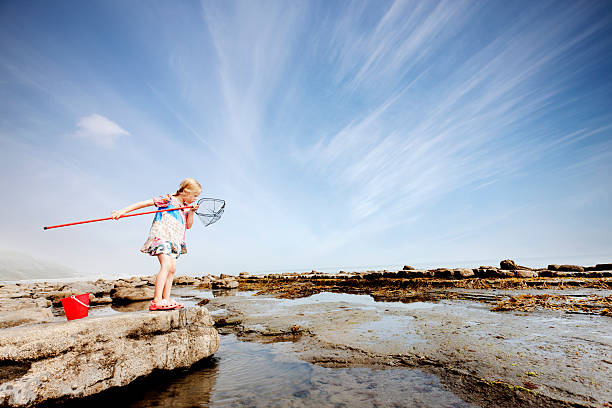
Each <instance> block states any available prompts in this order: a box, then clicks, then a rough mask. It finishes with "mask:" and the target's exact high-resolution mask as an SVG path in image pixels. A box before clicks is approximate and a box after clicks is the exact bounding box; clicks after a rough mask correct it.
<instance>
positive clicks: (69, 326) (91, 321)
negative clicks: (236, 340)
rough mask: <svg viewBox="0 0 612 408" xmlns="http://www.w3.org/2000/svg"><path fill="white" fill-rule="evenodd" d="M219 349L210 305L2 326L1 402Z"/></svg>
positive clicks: (84, 388)
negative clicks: (7, 327) (208, 307)
mask: <svg viewBox="0 0 612 408" xmlns="http://www.w3.org/2000/svg"><path fill="white" fill-rule="evenodd" d="M218 348H219V335H218V333H217V331H216V329H215V328H214V327H213V321H212V319H211V317H210V314H209V313H208V310H207V309H206V308H201V307H194V308H186V309H182V310H173V311H163V312H135V313H126V314H118V315H112V316H104V317H97V318H91V317H88V318H84V319H80V320H74V321H69V322H61V323H44V324H36V325H27V326H20V327H14V328H10V329H4V330H2V331H1V332H0V406H16V407H25V406H32V405H35V404H38V403H41V402H43V401H48V400H58V399H64V398H76V397H84V396H88V395H92V394H96V393H99V392H101V391H104V390H106V389H108V388H110V387H117V386H123V385H127V384H129V383H130V382H132V381H134V380H135V379H137V378H138V377H141V376H145V375H148V374H150V373H151V372H152V371H153V370H173V369H176V368H182V367H189V366H191V365H192V364H194V363H196V362H198V361H200V360H202V359H203V358H206V357H208V356H211V355H212V354H214V353H215V352H216V351H217V349H218Z"/></svg>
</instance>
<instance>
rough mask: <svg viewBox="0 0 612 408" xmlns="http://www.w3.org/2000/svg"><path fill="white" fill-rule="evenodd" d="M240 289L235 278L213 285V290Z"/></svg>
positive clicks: (219, 281) (216, 282)
mask: <svg viewBox="0 0 612 408" xmlns="http://www.w3.org/2000/svg"><path fill="white" fill-rule="evenodd" d="M237 287H238V281H237V280H236V279H233V278H224V279H219V280H218V281H215V282H213V283H212V288H213V289H236V288H237Z"/></svg>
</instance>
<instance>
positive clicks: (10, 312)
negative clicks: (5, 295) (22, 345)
mask: <svg viewBox="0 0 612 408" xmlns="http://www.w3.org/2000/svg"><path fill="white" fill-rule="evenodd" d="M50 306H51V302H50V301H49V300H47V299H43V298H38V299H2V300H1V301H0V329H4V328H7V327H15V326H20V325H22V324H31V323H45V322H51V321H53V320H54V317H53V313H52V312H51V308H50Z"/></svg>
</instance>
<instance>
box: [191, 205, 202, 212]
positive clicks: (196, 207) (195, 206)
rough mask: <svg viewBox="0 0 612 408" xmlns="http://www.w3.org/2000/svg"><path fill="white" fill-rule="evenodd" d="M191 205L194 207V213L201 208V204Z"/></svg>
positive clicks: (192, 210) (192, 209)
mask: <svg viewBox="0 0 612 408" xmlns="http://www.w3.org/2000/svg"><path fill="white" fill-rule="evenodd" d="M191 207H192V208H191V212H192V213H195V212H196V211H197V209H198V208H200V206H199V205H197V204H194V205H192V206H191Z"/></svg>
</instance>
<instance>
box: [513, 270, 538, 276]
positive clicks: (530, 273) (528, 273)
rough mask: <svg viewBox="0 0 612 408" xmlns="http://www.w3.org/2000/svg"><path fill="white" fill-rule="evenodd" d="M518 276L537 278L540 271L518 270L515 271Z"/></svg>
mask: <svg viewBox="0 0 612 408" xmlns="http://www.w3.org/2000/svg"><path fill="white" fill-rule="evenodd" d="M515 275H516V277H517V278H537V277H538V273H537V272H536V271H527V270H518V271H515Z"/></svg>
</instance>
